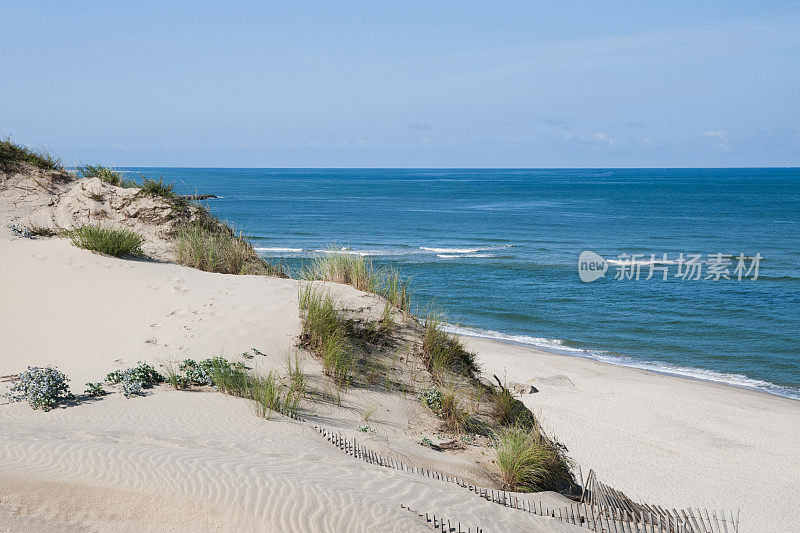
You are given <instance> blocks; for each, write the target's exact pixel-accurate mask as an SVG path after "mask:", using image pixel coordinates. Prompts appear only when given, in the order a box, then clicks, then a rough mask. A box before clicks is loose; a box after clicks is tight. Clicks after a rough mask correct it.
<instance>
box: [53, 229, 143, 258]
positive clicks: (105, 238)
mask: <svg viewBox="0 0 800 533" xmlns="http://www.w3.org/2000/svg"><path fill="white" fill-rule="evenodd" d="M66 236H67V237H69V239H70V240H71V241H72V244H74V245H75V246H77V247H79V248H84V249H86V250H91V251H93V252H98V253H101V254H106V255H111V256H114V257H121V256H123V255H141V254H142V248H141V246H142V243H143V242H144V237H142V236H141V235H140V234H138V233H136V232H135V231H131V230H127V229H115V228H111V227H105V226H101V225H99V224H87V225H85V226H81V227H79V228H75V229H73V230H70V231H67V232H66Z"/></svg>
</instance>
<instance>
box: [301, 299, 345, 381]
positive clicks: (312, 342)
mask: <svg viewBox="0 0 800 533" xmlns="http://www.w3.org/2000/svg"><path fill="white" fill-rule="evenodd" d="M299 300H300V312H301V313H302V315H303V330H302V332H301V334H300V343H301V345H303V346H304V347H306V348H308V349H309V350H311V351H312V352H313V353H315V354H316V355H317V356H319V358H320V359H322V366H323V371H324V372H325V374H326V375H328V376H330V378H331V379H332V380H333V381H334V383H336V384H337V385H339V386H340V387H346V386H347V385H348V384H349V383H350V377H351V374H352V372H353V368H354V366H355V357H354V356H353V354H352V353H351V350H350V346H349V344H348V342H347V324H346V322H345V320H344V319H343V318H342V317H341V316H340V315H339V312H338V311H337V310H336V303H335V302H334V299H333V297H332V296H331V295H330V294H327V293H326V294H322V293H320V292H317V291H316V290H314V288H313V287H312V286H311V285H306V287H305V289H301V291H300V295H299Z"/></svg>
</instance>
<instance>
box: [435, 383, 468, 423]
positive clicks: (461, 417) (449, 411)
mask: <svg viewBox="0 0 800 533" xmlns="http://www.w3.org/2000/svg"><path fill="white" fill-rule="evenodd" d="M439 417H440V418H441V419H442V421H443V422H444V425H445V427H447V429H449V430H450V431H453V432H455V433H463V432H464V430H466V429H468V428H469V427H470V426H471V424H472V417H471V416H470V414H469V412H468V411H467V410H466V409H464V407H462V405H461V399H460V398H459V396H458V394H457V393H456V392H455V391H454V390H452V389H449V390H445V391H443V392H442V399H441V407H439Z"/></svg>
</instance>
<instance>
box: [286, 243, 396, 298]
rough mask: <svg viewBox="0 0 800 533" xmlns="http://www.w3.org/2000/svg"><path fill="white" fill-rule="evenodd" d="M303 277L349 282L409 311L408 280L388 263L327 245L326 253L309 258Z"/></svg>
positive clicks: (348, 283)
mask: <svg viewBox="0 0 800 533" xmlns="http://www.w3.org/2000/svg"><path fill="white" fill-rule="evenodd" d="M302 277H303V279H306V280H309V281H313V280H319V281H333V282H336V283H344V284H345V285H352V286H353V287H355V288H356V289H358V290H360V291H364V292H371V293H373V294H377V295H379V296H382V297H384V298H386V300H387V301H388V302H389V303H390V304H391V305H393V306H394V307H396V308H397V309H400V310H401V311H403V312H409V310H410V308H411V302H410V300H409V295H408V284H407V283H405V282H404V281H403V280H402V279H401V277H400V273H399V272H398V271H397V270H396V269H394V268H392V267H384V268H378V267H376V266H374V265H373V263H372V259H369V258H365V257H362V256H360V255H356V254H349V253H346V252H343V251H339V250H336V249H335V248H333V247H331V248H330V249H329V250H328V252H327V253H325V254H323V255H316V256H314V259H313V261H312V262H311V263H310V264H309V265H307V266H306V268H305V270H304V271H303V272H302Z"/></svg>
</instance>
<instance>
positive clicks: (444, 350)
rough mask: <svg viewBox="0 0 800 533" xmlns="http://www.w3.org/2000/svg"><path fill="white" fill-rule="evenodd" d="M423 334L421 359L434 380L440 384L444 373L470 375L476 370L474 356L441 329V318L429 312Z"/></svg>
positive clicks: (425, 319)
mask: <svg viewBox="0 0 800 533" xmlns="http://www.w3.org/2000/svg"><path fill="white" fill-rule="evenodd" d="M424 324H425V333H424V335H423V339H422V358H423V360H424V361H425V364H426V366H427V367H428V370H429V371H430V372H431V375H432V376H433V378H434V380H435V381H437V382H439V383H441V382H442V380H443V379H444V377H445V373H446V372H448V371H449V372H456V373H460V374H472V373H474V372H476V371H477V370H478V366H477V363H476V361H475V354H473V353H470V352H468V351H467V350H466V348H464V346H463V345H462V344H461V342H460V341H459V340H458V339H457V338H456V337H455V336H454V335H452V334H450V333H448V332H446V331H445V330H444V329H443V326H442V324H443V320H442V318H441V316H440V315H439V314H438V313H436V312H434V311H432V310H429V311H428V312H427V313H426V314H425V318H424Z"/></svg>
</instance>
